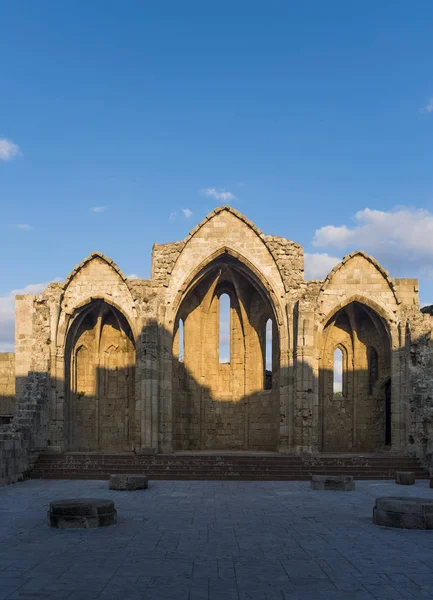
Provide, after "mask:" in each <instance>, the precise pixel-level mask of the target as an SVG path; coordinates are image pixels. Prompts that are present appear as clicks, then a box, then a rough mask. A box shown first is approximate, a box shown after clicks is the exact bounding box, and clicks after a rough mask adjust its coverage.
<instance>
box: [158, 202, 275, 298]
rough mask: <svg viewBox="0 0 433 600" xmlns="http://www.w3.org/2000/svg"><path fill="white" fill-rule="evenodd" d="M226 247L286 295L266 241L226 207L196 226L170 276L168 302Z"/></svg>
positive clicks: (271, 285)
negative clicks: (194, 274) (193, 275)
mask: <svg viewBox="0 0 433 600" xmlns="http://www.w3.org/2000/svg"><path fill="white" fill-rule="evenodd" d="M225 250H227V251H229V252H230V251H232V252H233V254H234V255H235V256H236V255H239V258H240V260H241V261H242V259H245V260H246V261H247V262H248V263H250V264H251V265H252V266H253V267H254V268H255V269H256V270H257V272H258V273H260V274H261V275H262V276H263V277H264V279H265V281H266V282H267V283H268V284H269V286H270V287H271V288H272V290H273V291H274V292H275V296H276V299H277V301H278V302H280V301H281V299H283V298H284V295H285V290H284V285H283V281H282V278H281V274H280V272H279V270H278V267H277V265H276V262H275V260H274V257H273V256H272V254H271V252H270V250H269V248H268V247H267V246H266V243H265V241H264V240H263V239H261V237H260V236H259V235H258V233H257V230H255V229H253V228H252V227H251V226H249V225H248V224H247V223H245V221H243V220H241V219H240V218H239V217H238V216H236V215H235V214H233V213H232V212H231V211H228V210H223V211H219V212H218V213H217V214H214V215H213V216H211V218H209V219H208V220H207V221H206V222H205V223H204V224H202V225H200V226H199V227H197V228H196V229H195V230H193V232H192V233H191V235H190V237H189V238H188V239H187V241H186V243H185V246H184V248H183V249H182V251H181V253H180V254H179V256H178V258H177V260H176V263H175V265H174V268H173V270H172V272H171V276H170V278H169V280H168V285H167V290H166V293H165V302H166V305H167V306H173V304H174V303H175V301H176V297H177V295H178V293H179V292H180V291H181V290H182V289H183V288H184V286H185V283H186V282H187V281H188V280H189V279H190V277H191V276H192V274H193V273H194V272H195V271H196V270H198V269H199V268H200V267H204V266H206V264H208V262H209V260H212V258H215V257H217V256H218V253H223V252H224V251H225Z"/></svg>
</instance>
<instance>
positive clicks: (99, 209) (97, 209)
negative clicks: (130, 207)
mask: <svg viewBox="0 0 433 600" xmlns="http://www.w3.org/2000/svg"><path fill="white" fill-rule="evenodd" d="M107 208H108V206H93V207H92V209H91V210H92V212H94V213H100V212H104V210H107Z"/></svg>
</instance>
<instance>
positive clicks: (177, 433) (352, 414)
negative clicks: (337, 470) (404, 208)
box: [0, 206, 433, 483]
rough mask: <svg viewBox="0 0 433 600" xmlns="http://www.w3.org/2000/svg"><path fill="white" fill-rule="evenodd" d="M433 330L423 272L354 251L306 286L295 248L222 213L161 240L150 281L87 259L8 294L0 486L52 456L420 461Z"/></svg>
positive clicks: (97, 257) (426, 452)
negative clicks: (393, 269) (421, 294)
mask: <svg viewBox="0 0 433 600" xmlns="http://www.w3.org/2000/svg"><path fill="white" fill-rule="evenodd" d="M223 302H225V303H226V306H227V313H226V321H225V322H224V323H222V305H223ZM432 325H433V317H431V316H430V315H429V314H423V313H422V312H421V311H420V308H419V300H418V282H417V280H416V279H396V278H392V277H391V276H390V275H389V273H388V272H387V271H385V269H383V268H382V267H381V265H380V264H379V263H378V262H377V261H376V260H375V259H374V258H373V257H371V256H368V255H367V254H365V253H364V252H362V251H358V252H354V253H352V254H350V255H349V256H346V257H345V258H344V259H343V260H342V262H341V263H340V264H339V265H337V266H336V267H335V268H334V269H333V270H332V271H331V272H330V273H329V275H328V276H327V277H326V278H325V279H324V280H323V281H306V280H305V279H304V258H303V249H302V247H301V246H300V245H299V244H297V243H295V242H292V241H289V240H286V239H284V238H281V237H276V236H272V235H266V234H264V233H262V232H261V231H260V230H259V229H257V227H256V226H255V225H254V224H253V223H251V222H250V221H249V220H248V219H247V218H245V217H244V216H243V215H241V214H240V213H238V212H237V211H236V210H234V209H232V208H230V207H227V206H225V207H221V208H218V209H216V210H214V211H213V212H212V213H210V214H209V215H208V216H207V217H206V218H205V219H204V220H203V221H202V222H201V223H200V224H199V225H198V226H197V227H195V228H194V229H193V230H192V231H191V233H190V234H189V236H188V237H187V238H186V239H184V240H182V241H179V242H174V243H169V244H162V245H160V244H155V245H154V247H153V252H152V274H151V278H150V279H148V280H140V279H128V278H127V277H125V275H124V274H123V273H122V272H121V271H120V269H119V268H118V267H117V266H116V264H115V263H114V262H113V261H112V260H110V259H109V258H107V257H106V256H104V255H102V254H100V253H98V252H95V253H93V254H92V255H91V256H89V257H88V258H86V259H85V260H84V261H83V262H81V263H80V264H79V265H78V266H76V267H75V268H74V270H73V271H72V272H71V274H70V275H69V277H68V278H67V279H66V281H64V282H63V283H60V282H55V283H51V284H50V285H48V287H47V288H46V290H45V291H44V292H42V293H41V294H39V295H22V296H17V297H16V340H15V353H14V354H11V353H8V354H6V353H4V354H0V425H1V426H0V482H3V483H7V482H11V481H15V480H17V479H18V478H20V477H23V476H25V475H26V473H27V472H28V470H29V469H30V468H31V466H32V464H33V463H34V461H35V459H36V458H37V456H38V455H39V454H40V453H47V452H50V453H64V452H102V453H121V452H135V453H137V454H169V453H173V452H185V451H190V452H194V451H224V452H226V451H227V452H228V451H229V452H238V451H251V452H253V451H254V452H257V451H263V452H268V451H270V452H280V453H284V454H293V455H296V454H301V453H303V454H311V455H317V454H319V453H355V454H362V453H389V454H398V455H400V456H402V455H405V456H416V457H418V458H420V459H421V460H422V461H424V462H425V463H429V462H430V460H431V453H432V442H431V440H432V432H433V425H432V417H433V376H432V373H433V360H432V359H433V344H432V341H431V331H432ZM223 326H224V327H225V333H224V335H223V334H222V331H223ZM223 338H224V339H223ZM223 344H225V355H224V356H222V350H221V348H222V345H223ZM337 358H338V359H339V361H340V362H339V365H340V366H339V367H338V369H337V366H336V360H337ZM337 370H338V371H340V373H337Z"/></svg>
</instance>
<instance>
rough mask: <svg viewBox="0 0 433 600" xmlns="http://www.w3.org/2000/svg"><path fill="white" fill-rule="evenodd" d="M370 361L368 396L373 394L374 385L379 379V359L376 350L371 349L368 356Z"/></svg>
mask: <svg viewBox="0 0 433 600" xmlns="http://www.w3.org/2000/svg"><path fill="white" fill-rule="evenodd" d="M367 360H368V394H369V395H370V396H371V395H372V394H373V389H374V384H375V383H376V381H377V380H378V379H379V358H378V356H377V351H376V348H372V347H370V348H369V349H368V354H367Z"/></svg>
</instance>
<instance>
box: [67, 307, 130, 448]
mask: <svg viewBox="0 0 433 600" xmlns="http://www.w3.org/2000/svg"><path fill="white" fill-rule="evenodd" d="M64 372H65V384H66V389H65V392H66V398H65V409H66V410H65V434H66V435H65V438H66V440H67V446H68V449H69V450H75V451H83V452H84V451H86V452H89V451H102V452H103V451H113V452H119V451H126V450H130V449H131V447H132V446H133V445H134V435H135V434H136V432H137V427H138V424H137V422H136V421H137V420H136V415H135V391H134V390H135V340H134V335H133V333H132V330H131V328H130V326H129V323H128V320H127V319H126V317H125V315H124V314H123V313H122V312H121V311H119V310H118V309H117V308H115V307H114V306H113V305H111V304H108V303H107V302H105V301H104V300H103V299H92V300H91V301H90V302H89V303H87V304H84V305H83V306H81V307H79V308H77V309H76V310H75V311H74V313H73V315H72V323H71V324H70V327H69V329H68V334H67V339H66V344H65V358H64Z"/></svg>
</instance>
